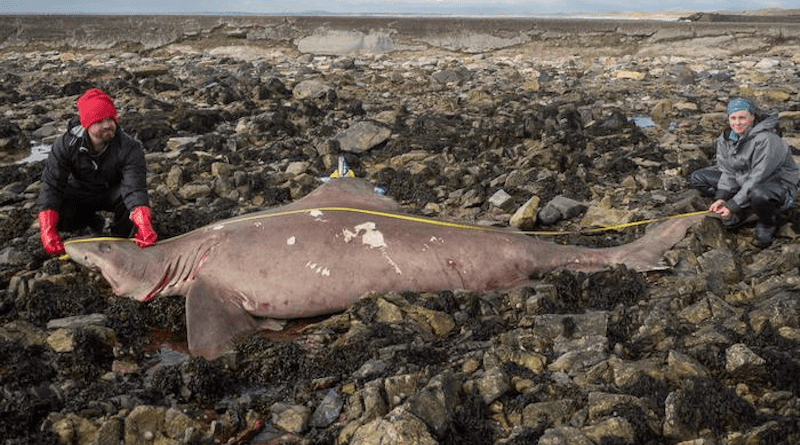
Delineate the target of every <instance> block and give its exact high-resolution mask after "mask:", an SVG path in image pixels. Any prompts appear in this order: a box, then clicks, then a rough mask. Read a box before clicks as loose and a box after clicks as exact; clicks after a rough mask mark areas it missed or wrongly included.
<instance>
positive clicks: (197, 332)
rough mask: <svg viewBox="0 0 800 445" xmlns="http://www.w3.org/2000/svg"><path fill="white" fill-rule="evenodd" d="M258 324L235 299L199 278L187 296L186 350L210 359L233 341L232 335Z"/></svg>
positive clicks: (228, 346)
mask: <svg viewBox="0 0 800 445" xmlns="http://www.w3.org/2000/svg"><path fill="white" fill-rule="evenodd" d="M259 327H260V323H259V322H258V321H257V320H256V318H254V317H253V316H252V315H250V314H249V313H248V312H247V311H245V310H244V308H243V307H242V306H241V305H240V304H238V303H237V302H236V301H235V300H234V299H231V298H228V297H227V296H226V295H225V293H224V292H222V291H220V290H219V289H216V288H214V287H213V286H209V285H207V284H206V283H204V282H202V281H197V282H195V283H194V284H193V285H192V288H191V290H189V292H188V293H187V295H186V331H187V338H188V341H189V351H191V353H192V354H193V355H200V356H203V357H205V358H207V359H209V360H210V359H213V358H215V357H216V356H218V355H219V354H220V353H222V352H224V351H225V350H226V349H228V348H230V346H231V345H232V344H233V340H234V338H235V337H236V336H237V335H239V334H241V333H243V332H247V331H253V330H256V329H258V328H259Z"/></svg>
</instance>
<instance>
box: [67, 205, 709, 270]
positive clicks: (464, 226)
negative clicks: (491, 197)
mask: <svg viewBox="0 0 800 445" xmlns="http://www.w3.org/2000/svg"><path fill="white" fill-rule="evenodd" d="M313 212H356V213H363V214H366V215H373V216H382V217H386V218H394V219H402V220H405V221H412V222H418V223H423V224H430V225H435V226H442V227H450V228H455V229H469V230H481V231H496V232H504V233H519V234H524V235H543V236H556V235H586V234H591V233H598V232H605V231H609V230H621V229H625V228H628V227H634V226H639V225H642V224H651V223H655V222H661V221H666V220H669V219H676V218H686V217H691V216H698V215H703V214H707V213H710V212H709V211H708V210H702V211H698V212H689V213H681V214H677V215H671V216H665V217H661V218H652V219H645V220H642V221H635V222H630V223H625V224H617V225H613V226H606V227H599V228H594V229H584V230H577V231H533V230H509V228H507V227H490V226H477V225H469V224H461V223H455V222H448V221H440V220H436V219H430V218H424V217H420V216H413V215H404V214H399V213H388V212H381V211H378V210H367V209H357V208H352V207H317V208H312V209H298V210H287V211H283V212H274V213H268V214H266V215H249V216H247V215H245V216H242V217H239V218H232V219H229V220H227V221H226V222H227V223H238V222H246V221H252V220H256V219H261V218H272V217H276V216H288V215H296V214H299V213H313ZM189 233H190V232H189ZM187 234H188V233H184V234H182V235H178V236H175V237H172V238H169V240H173V239H177V238H181V237H183V236H185V235H187ZM123 239H129V238H117V237H109V236H106V237H94V238H78V239H73V240H67V241H65V242H64V244H70V243H80V242H89V241H103V240H106V241H117V240H123ZM131 241H133V240H132V239H131ZM165 241H167V240H165ZM59 259H62V260H68V259H69V254H65V255H61V256H60V257H59Z"/></svg>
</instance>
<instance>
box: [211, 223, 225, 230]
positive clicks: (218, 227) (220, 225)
mask: <svg viewBox="0 0 800 445" xmlns="http://www.w3.org/2000/svg"><path fill="white" fill-rule="evenodd" d="M224 228H225V224H217V225H216V226H214V227H212V228H211V230H222V229H224Z"/></svg>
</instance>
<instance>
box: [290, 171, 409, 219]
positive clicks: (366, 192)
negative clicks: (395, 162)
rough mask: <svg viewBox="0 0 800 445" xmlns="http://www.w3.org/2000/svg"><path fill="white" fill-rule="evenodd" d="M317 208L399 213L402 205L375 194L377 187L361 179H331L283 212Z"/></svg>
mask: <svg viewBox="0 0 800 445" xmlns="http://www.w3.org/2000/svg"><path fill="white" fill-rule="evenodd" d="M317 207H353V208H358V209H363V210H374V211H380V212H399V211H400V205H399V204H398V203H397V202H396V201H395V200H394V199H392V198H389V197H387V196H383V195H381V194H378V193H376V192H375V186H374V185H373V184H371V183H369V182H367V181H365V180H363V179H360V178H337V179H331V180H329V181H328V182H326V183H325V184H323V185H322V186H320V187H319V188H317V189H316V190H314V191H313V192H311V193H309V194H308V195H306V196H304V197H303V198H302V199H300V200H298V201H296V202H294V203H292V204H289V205H288V206H285V207H283V208H282V210H295V209H314V208H317Z"/></svg>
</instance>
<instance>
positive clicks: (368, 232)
mask: <svg viewBox="0 0 800 445" xmlns="http://www.w3.org/2000/svg"><path fill="white" fill-rule="evenodd" d="M353 229H355V232H351V231H349V230H347V229H343V230H342V234H343V235H344V242H346V243H349V242H350V241H352V240H353V239H355V238H357V237H358V235H359V234H361V233H362V232H363V234H361V244H366V245H368V246H369V247H370V248H371V249H380V251H381V256H383V258H384V259H386V261H387V262H388V263H389V264H390V265H391V266H392V267H393V268H394V271H395V273H397V274H398V275H400V274H402V273H403V271H402V270H401V269H400V266H398V265H397V263H395V262H394V260H392V258H391V257H390V256H389V253H388V252H386V248H387V247H388V246H387V245H386V240H385V239H384V238H383V233H381V232H380V231H379V230H377V228H376V225H375V223H374V222H372V221H367V222H365V223H363V224H359V225H357V226H355V227H354V228H353Z"/></svg>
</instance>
